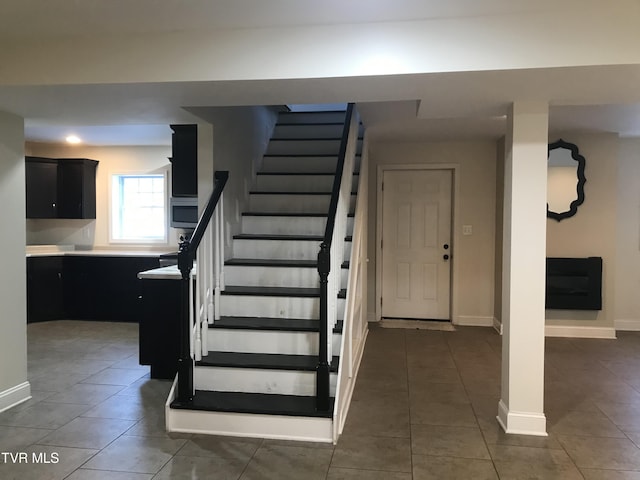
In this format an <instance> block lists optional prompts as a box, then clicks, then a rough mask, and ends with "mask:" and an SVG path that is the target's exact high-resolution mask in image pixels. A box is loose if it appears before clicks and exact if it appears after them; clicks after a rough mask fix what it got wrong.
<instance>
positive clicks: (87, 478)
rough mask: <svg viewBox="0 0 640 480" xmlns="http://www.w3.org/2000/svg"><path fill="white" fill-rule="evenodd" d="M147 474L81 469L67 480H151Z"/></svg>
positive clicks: (150, 476)
mask: <svg viewBox="0 0 640 480" xmlns="http://www.w3.org/2000/svg"><path fill="white" fill-rule="evenodd" d="M152 478H153V475H151V474H146V473H130V472H114V471H108V470H87V469H83V468H79V469H78V470H76V471H75V472H73V473H72V474H71V475H69V476H68V477H67V478H66V479H65V480H151V479H152Z"/></svg>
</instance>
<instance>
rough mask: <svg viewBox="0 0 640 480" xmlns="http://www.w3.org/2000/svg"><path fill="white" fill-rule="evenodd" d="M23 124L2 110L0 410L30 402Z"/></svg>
mask: <svg viewBox="0 0 640 480" xmlns="http://www.w3.org/2000/svg"><path fill="white" fill-rule="evenodd" d="M25 217H26V214H25V183H24V120H23V119H22V118H21V117H18V116H16V115H13V114H10V113H5V112H0V224H1V225H2V228H3V232H4V233H3V235H1V236H0V251H1V252H2V269H3V277H4V281H3V282H2V288H0V305H1V306H2V308H0V412H1V411H3V410H5V409H7V408H9V407H11V406H13V405H16V404H18V403H20V402H23V401H25V400H28V399H29V398H31V387H30V386H29V382H28V381H27V292H26V284H27V279H26V275H27V268H26V259H25V243H26V231H25V230H26V220H25Z"/></svg>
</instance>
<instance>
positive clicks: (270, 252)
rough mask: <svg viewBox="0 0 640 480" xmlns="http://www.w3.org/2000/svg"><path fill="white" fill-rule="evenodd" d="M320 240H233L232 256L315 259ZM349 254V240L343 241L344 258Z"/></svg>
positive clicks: (346, 258)
mask: <svg viewBox="0 0 640 480" xmlns="http://www.w3.org/2000/svg"><path fill="white" fill-rule="evenodd" d="M320 243H321V242H320V240H317V241H315V240H251V239H239V238H236V239H234V240H233V257H234V258H259V259H268V258H274V259H279V260H316V259H317V258H318V252H319V250H320ZM350 255H351V242H345V243H344V260H349V257H350Z"/></svg>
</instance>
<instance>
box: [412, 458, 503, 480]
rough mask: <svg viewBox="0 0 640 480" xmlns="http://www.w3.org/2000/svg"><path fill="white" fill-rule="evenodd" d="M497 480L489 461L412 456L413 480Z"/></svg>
mask: <svg viewBox="0 0 640 480" xmlns="http://www.w3.org/2000/svg"><path fill="white" fill-rule="evenodd" d="M444 479H452V480H453V479H459V480H466V479H473V480H498V474H497V473H496V470H495V468H494V467H493V463H492V462H491V460H476V459H469V458H451V457H430V456H427V455H414V456H413V480H444Z"/></svg>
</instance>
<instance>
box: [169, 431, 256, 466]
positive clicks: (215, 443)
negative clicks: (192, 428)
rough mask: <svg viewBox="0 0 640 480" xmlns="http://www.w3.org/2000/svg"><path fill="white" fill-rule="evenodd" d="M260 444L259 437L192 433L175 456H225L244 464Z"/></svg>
mask: <svg viewBox="0 0 640 480" xmlns="http://www.w3.org/2000/svg"><path fill="white" fill-rule="evenodd" d="M260 445H262V440H261V439H254V438H235V437H218V436H208V435H194V436H193V437H192V438H191V439H189V440H187V442H186V443H185V444H184V446H183V447H182V448H181V449H180V450H179V451H178V453H176V456H186V457H215V458H226V459H229V460H235V461H238V462H240V463H242V462H244V463H245V464H246V463H247V462H248V461H249V460H250V459H251V457H252V456H253V455H254V454H255V453H256V451H257V450H258V448H259V447H260Z"/></svg>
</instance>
